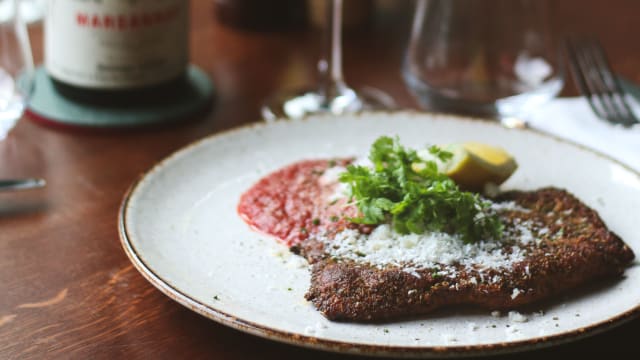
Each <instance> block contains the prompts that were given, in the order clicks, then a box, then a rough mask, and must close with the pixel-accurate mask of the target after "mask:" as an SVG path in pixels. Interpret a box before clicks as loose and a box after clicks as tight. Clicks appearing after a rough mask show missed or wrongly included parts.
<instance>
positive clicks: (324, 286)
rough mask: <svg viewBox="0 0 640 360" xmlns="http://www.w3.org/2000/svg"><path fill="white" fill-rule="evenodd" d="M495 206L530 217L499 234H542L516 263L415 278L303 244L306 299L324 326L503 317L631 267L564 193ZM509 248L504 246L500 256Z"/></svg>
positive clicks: (518, 217) (623, 250) (519, 197)
mask: <svg viewBox="0 0 640 360" xmlns="http://www.w3.org/2000/svg"><path fill="white" fill-rule="evenodd" d="M498 201H515V202H516V203H517V204H518V205H519V206H520V207H522V208H526V209H529V210H530V211H526V212H523V211H506V212H505V213H504V214H503V215H502V216H503V218H504V219H505V221H506V222H507V230H508V229H509V227H510V225H513V223H517V222H521V221H534V222H536V223H538V224H541V225H542V226H544V228H545V229H547V230H548V231H545V232H544V234H542V233H541V234H536V235H537V237H538V238H539V239H540V241H539V242H532V243H531V244H529V245H527V246H526V256H525V258H524V260H523V261H521V262H517V263H515V264H513V265H512V266H511V267H509V268H501V269H493V270H483V271H482V272H480V271H478V270H476V269H474V268H469V267H463V266H460V265H454V267H455V268H456V271H455V274H450V275H444V276H441V275H439V274H437V273H435V272H434V271H433V270H429V269H423V270H417V273H418V275H419V277H417V276H415V274H410V273H408V272H405V271H403V269H402V268H400V267H392V266H389V267H387V268H384V269H378V268H376V267H373V266H371V265H368V264H360V263H356V262H353V261H351V260H336V259H332V258H330V257H329V256H327V255H326V254H325V252H324V250H323V248H324V245H323V243H321V242H319V241H318V240H316V239H315V238H309V239H308V240H306V241H304V242H303V243H302V244H300V246H297V247H294V248H292V250H293V251H295V252H298V253H300V254H301V255H303V256H305V257H306V258H307V260H309V262H310V263H312V264H313V267H312V277H311V287H310V289H309V291H308V293H307V294H306V298H307V299H308V300H310V301H311V302H312V303H313V304H314V305H315V306H316V307H317V308H318V310H319V311H321V312H322V313H323V314H324V315H325V316H326V317H327V318H329V319H332V320H348V321H377V320H387V319H391V318H397V317H402V316H407V315H418V314H424V313H428V312H430V311H433V310H434V309H437V308H439V307H443V306H449V305H455V304H472V305H477V306H480V307H483V308H488V309H511V308H516V307H519V306H522V305H525V304H529V303H532V302H535V301H539V300H542V299H546V298H549V297H551V296H554V295H557V294H559V293H561V292H566V291H569V290H571V289H574V288H575V287H577V286H579V285H581V284H584V283H586V282H588V281H591V280H594V279H597V278H603V277H611V276H620V275H621V274H622V273H623V271H624V269H625V268H626V267H627V266H628V264H629V263H630V262H631V261H632V260H633V259H634V254H633V252H632V250H631V249H630V248H629V247H628V246H627V245H626V244H624V242H623V241H622V240H621V239H620V238H619V237H618V236H617V235H615V234H614V233H612V232H610V231H609V230H608V229H607V228H606V226H605V224H604V223H603V222H602V220H601V219H600V217H599V216H598V214H597V213H596V212H595V211H594V210H592V209H590V208H588V207H587V206H586V205H584V204H583V203H581V202H580V201H579V200H578V199H576V198H575V197H574V196H572V195H571V194H569V193H568V192H566V191H564V190H559V189H555V188H546V189H541V190H538V191H533V192H518V191H513V192H509V193H505V194H503V195H501V196H500V198H499V199H498ZM510 246H511V245H508V242H507V243H506V244H505V251H509V247H510ZM496 280H497V281H496Z"/></svg>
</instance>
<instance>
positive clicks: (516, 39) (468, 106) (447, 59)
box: [403, 0, 563, 126]
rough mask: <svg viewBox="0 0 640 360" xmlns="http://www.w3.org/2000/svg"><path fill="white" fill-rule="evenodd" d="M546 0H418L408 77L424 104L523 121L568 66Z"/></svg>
mask: <svg viewBox="0 0 640 360" xmlns="http://www.w3.org/2000/svg"><path fill="white" fill-rule="evenodd" d="M547 5H548V4H547V2H546V1H536V0H429V1H427V0H418V1H417V2H416V11H415V15H414V16H415V17H414V22H413V28H412V31H411V36H410V39H409V45H408V48H407V53H406V58H405V63H404V67H403V75H404V78H405V82H406V83H407V85H408V86H409V89H410V90H411V91H412V92H413V93H414V95H415V96H416V97H417V99H418V100H419V101H420V103H421V104H422V105H423V107H424V108H426V109H429V110H435V111H441V112H456V113H465V114H471V115H480V116H489V117H495V118H498V119H500V120H501V122H502V123H503V124H504V125H507V126H523V125H524V124H525V120H526V117H527V116H529V114H531V113H532V112H533V111H535V110H536V109H537V108H539V107H540V106H541V105H543V104H544V103H546V102H547V101H549V100H551V99H552V98H554V97H555V96H556V95H557V94H558V93H559V92H560V90H561V89H562V86H563V69H562V63H561V59H560V56H559V54H560V53H559V51H558V49H557V48H556V47H555V46H554V44H553V41H552V38H551V34H550V24H549V19H548V9H547Z"/></svg>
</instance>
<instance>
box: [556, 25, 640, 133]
mask: <svg viewBox="0 0 640 360" xmlns="http://www.w3.org/2000/svg"><path fill="white" fill-rule="evenodd" d="M566 45H567V46H566V47H567V53H568V55H569V65H570V68H571V72H572V74H573V78H574V80H575V82H576V85H577V86H578V89H579V90H580V92H581V93H582V94H583V95H584V96H585V97H586V98H587V100H588V101H589V105H590V106H591V109H593V112H594V113H595V114H596V115H597V116H598V117H599V118H601V119H604V120H607V121H609V122H611V123H614V124H622V125H624V126H631V125H633V124H637V123H640V121H638V118H637V117H636V115H635V114H634V113H633V111H632V110H631V107H630V106H629V103H628V102H627V99H626V96H627V94H626V92H625V91H624V89H623V87H622V86H620V82H619V81H618V78H617V77H616V76H615V75H614V74H613V71H612V70H611V66H610V65H609V61H608V60H607V56H606V55H605V52H604V50H603V48H602V45H600V43H599V42H598V41H597V40H596V39H593V38H574V39H569V40H567V43H566Z"/></svg>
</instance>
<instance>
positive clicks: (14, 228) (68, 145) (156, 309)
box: [0, 0, 640, 359]
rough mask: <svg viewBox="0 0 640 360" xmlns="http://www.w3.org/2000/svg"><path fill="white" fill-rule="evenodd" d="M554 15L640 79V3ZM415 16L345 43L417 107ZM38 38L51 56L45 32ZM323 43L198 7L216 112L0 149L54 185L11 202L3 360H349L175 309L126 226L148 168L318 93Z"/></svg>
mask: <svg viewBox="0 0 640 360" xmlns="http://www.w3.org/2000/svg"><path fill="white" fill-rule="evenodd" d="M552 10H553V11H552V15H553V23H554V25H555V28H556V34H559V35H560V34H566V33H595V34H597V35H598V36H600V38H601V39H602V41H603V42H604V43H605V44H606V47H607V50H608V51H609V52H610V55H611V58H612V62H613V65H614V67H615V68H617V70H618V71H619V72H620V73H622V74H623V75H625V76H627V77H629V78H631V79H633V80H635V81H638V82H640V66H638V65H639V64H640V41H636V39H635V37H634V34H633V30H636V29H635V28H634V26H635V25H636V14H639V13H640V2H639V1H635V0H611V1H606V2H601V1H596V0H589V1H585V0H564V1H558V2H553V3H552ZM410 16H411V15H410V14H409V13H408V12H406V13H403V12H400V13H398V14H395V15H393V16H387V17H382V18H381V20H380V21H378V22H377V23H376V24H375V25H374V26H372V27H371V28H369V29H366V30H359V31H353V32H350V33H348V34H346V37H345V49H346V50H345V57H346V58H345V73H346V76H347V79H348V81H349V82H350V83H351V84H353V85H356V86H361V85H373V86H377V87H380V88H382V89H384V90H386V91H388V92H389V93H391V94H392V95H393V96H394V97H395V98H396V99H397V100H398V102H399V103H400V105H402V106H403V107H409V108H412V107H415V103H414V101H413V100H412V99H411V97H410V96H409V94H408V92H407V91H406V89H405V87H404V84H403V82H402V80H401V78H400V76H399V69H400V62H401V57H402V51H403V47H404V45H405V39H406V37H407V34H408V28H409V21H408V19H409V18H410ZM30 33H31V36H32V41H33V43H34V45H33V46H34V54H35V57H36V60H37V61H41V59H42V46H41V42H42V29H41V26H39V25H36V26H35V27H33V28H32V29H31V30H30ZM317 39H318V37H317V34H316V33H314V32H313V31H306V32H297V33H295V32H280V33H255V32H243V31H238V30H234V29H231V28H228V27H224V26H221V25H220V24H217V23H216V21H215V16H214V14H213V8H212V2H211V1H210V0H199V1H194V2H193V6H192V34H191V55H192V60H193V62H194V63H195V64H197V65H199V66H200V67H202V68H203V69H204V70H205V71H206V72H207V73H208V74H209V75H210V76H211V77H212V78H213V79H214V81H215V84H216V86H217V90H218V93H217V97H216V100H215V103H214V106H213V110H212V111H211V112H210V113H208V114H207V115H206V116H204V117H203V118H201V119H197V121H190V122H187V121H184V122H183V123H181V124H179V125H175V126H171V127H164V128H158V129H144V130H140V131H130V132H118V133H86V132H71V131H61V130H56V129H52V128H48V127H44V126H41V125H37V124H35V123H33V122H31V121H28V120H26V119H25V120H23V121H21V122H20V123H19V125H18V126H17V127H16V128H15V129H14V130H13V132H12V133H11V134H10V136H9V138H8V139H7V140H5V141H3V142H0V178H9V177H27V176H40V177H44V178H46V179H47V181H48V186H47V187H46V188H45V189H43V190H38V191H30V192H22V193H2V194H0V358H2V359H7V358H10V359H12V358H20V359H24V358H65V359H66V358H77V359H114V358H127V359H143V358H186V359H193V358H215V359H223V358H224V359H251V358H261V359H288V358H305V359H321V358H328V357H331V358H334V359H338V358H343V356H342V355H330V354H328V353H324V352H319V351H312V350H307V349H302V348H297V347H293V346H288V345H283V344H279V343H275V342H271V341H268V340H263V339H261V338H257V337H254V336H251V335H247V334H244V333H241V332H238V331H236V330H232V329H230V328H227V327H225V326H222V325H219V324H217V323H215V322H213V321H211V320H208V319H206V318H204V317H201V316H199V315H197V314H195V313H193V312H192V311H189V310H187V309H186V308H184V307H182V306H180V305H178V304H177V303H175V302H174V301H172V300H170V299H169V298H168V297H166V296H165V295H163V294H162V293H160V292H159V291H158V290H156V289H155V288H154V287H153V286H152V285H150V284H149V283H148V282H147V281H145V280H144V279H143V277H142V276H141V275H140V274H138V272H137V271H136V270H135V269H134V268H133V266H132V265H131V263H130V262H129V260H128V259H127V257H126V256H125V254H124V252H123V250H122V249H121V246H120V241H119V239H118V232H117V227H116V219H117V215H118V207H119V205H120V201H121V198H122V195H123V194H124V192H125V191H126V189H127V188H128V186H129V185H130V184H131V182H132V181H133V180H134V179H136V177H137V176H138V175H139V174H140V173H141V172H143V171H145V170H146V169H148V168H149V167H150V166H152V165H153V164H154V163H155V162H157V161H158V160H160V159H162V158H163V157H165V156H167V155H168V154H170V153H171V152H173V151H174V150H176V149H178V148H180V147H182V146H184V145H186V144H188V143H189V142H191V141H193V140H195V139H198V138H201V137H203V136H206V135H209V134H211V133H215V132H219V131H222V130H225V129H229V128H231V127H235V126H238V125H243V124H247V123H250V122H255V121H259V105H260V103H261V102H262V101H263V99H265V97H266V96H268V95H269V94H272V93H274V92H275V91H277V90H278V89H281V88H283V87H293V86H296V85H305V84H312V83H313V82H314V76H315V61H316V58H317V55H318V47H319V46H318V41H317ZM372 59H375V61H372ZM565 94H573V91H572V90H571V87H569V90H567V91H566V92H565ZM185 120H187V119H185ZM639 286H640V284H639ZM637 334H640V320H633V321H632V322H630V323H627V324H625V325H622V326H620V327H618V328H616V329H614V330H611V331H608V332H606V333H603V334H600V335H596V336H593V337H590V338H588V339H586V340H582V341H578V342H575V343H572V344H567V345H563V346H559V347H554V348H552V349H547V350H543V351H536V352H530V353H526V354H525V355H522V356H520V355H519V356H518V357H517V358H518V359H522V358H526V359H528V358H531V359H534V358H536V359H537V358H541V357H545V356H550V355H556V354H558V355H583V356H584V355H590V354H612V353H635V354H639V353H640V351H639V348H638V345H637V344H636V343H635V341H634V338H635V337H637ZM512 357H513V358H516V357H515V356H512ZM345 358H346V357H345Z"/></svg>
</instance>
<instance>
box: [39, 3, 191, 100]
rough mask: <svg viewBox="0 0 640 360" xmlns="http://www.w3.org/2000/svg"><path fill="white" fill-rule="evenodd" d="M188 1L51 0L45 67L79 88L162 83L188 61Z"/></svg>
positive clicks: (62, 79)
mask: <svg viewBox="0 0 640 360" xmlns="http://www.w3.org/2000/svg"><path fill="white" fill-rule="evenodd" d="M188 4H189V2H188V1H185V0H50V1H49V6H48V9H47V15H46V17H45V66H46V68H47V71H48V72H49V74H50V75H51V76H52V77H54V78H55V79H57V80H59V81H62V82H63V83H67V84H69V85H74V86H78V87H86V88H94V89H103V90H117V89H131V88H137V87H145V86H152V85H155V84H160V83H163V82H166V81H169V80H172V79H175V78H177V77H178V76H180V75H181V74H182V73H183V72H184V71H185V68H186V66H187V63H188V57H189V54H188V53H189V48H188V46H189V44H188V43H189V40H188Z"/></svg>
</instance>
